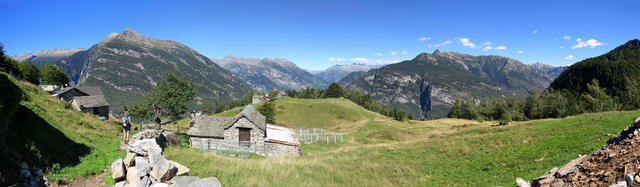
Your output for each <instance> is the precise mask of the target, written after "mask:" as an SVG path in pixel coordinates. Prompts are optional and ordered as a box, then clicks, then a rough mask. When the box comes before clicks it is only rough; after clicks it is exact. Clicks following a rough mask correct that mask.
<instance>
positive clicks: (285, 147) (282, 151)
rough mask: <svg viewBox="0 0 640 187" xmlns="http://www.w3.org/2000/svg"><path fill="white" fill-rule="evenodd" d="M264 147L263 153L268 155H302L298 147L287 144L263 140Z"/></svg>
mask: <svg viewBox="0 0 640 187" xmlns="http://www.w3.org/2000/svg"><path fill="white" fill-rule="evenodd" d="M264 149H265V155H266V156H270V157H278V156H302V150H300V147H298V146H293V145H289V144H283V143H276V142H265V143H264Z"/></svg>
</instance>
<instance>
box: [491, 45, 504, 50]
mask: <svg viewBox="0 0 640 187" xmlns="http://www.w3.org/2000/svg"><path fill="white" fill-rule="evenodd" d="M493 49H495V50H506V49H507V47H505V46H498V47H495V48H493Z"/></svg>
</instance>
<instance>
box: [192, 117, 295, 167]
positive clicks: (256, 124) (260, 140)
mask: <svg viewBox="0 0 640 187" xmlns="http://www.w3.org/2000/svg"><path fill="white" fill-rule="evenodd" d="M265 120H266V118H265V117H264V116H263V115H262V114H260V112H258V111H257V110H256V109H255V108H254V107H253V106H251V105H248V106H247V107H246V108H245V109H244V110H242V111H241V112H240V113H239V114H237V115H235V116H233V117H213V116H207V115H202V116H196V117H195V118H194V119H193V120H192V121H191V127H190V129H189V131H188V132H187V135H188V136H189V137H190V144H191V147H192V148H198V149H203V148H205V147H206V148H207V149H216V150H221V149H229V150H234V149H240V148H249V149H250V150H255V153H256V154H259V155H263V156H300V155H301V152H300V149H299V144H296V143H297V139H296V138H293V140H295V143H292V144H283V143H282V142H275V141H270V139H268V137H267V135H268V134H269V133H270V132H271V131H272V130H270V129H272V128H268V127H270V125H269V124H267V123H266V122H265ZM274 140H275V139H274ZM276 144H278V145H276ZM279 144H283V146H279ZM289 146H290V147H289ZM282 151H288V152H287V153H282Z"/></svg>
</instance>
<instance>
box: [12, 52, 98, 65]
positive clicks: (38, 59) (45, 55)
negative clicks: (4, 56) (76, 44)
mask: <svg viewBox="0 0 640 187" xmlns="http://www.w3.org/2000/svg"><path fill="white" fill-rule="evenodd" d="M84 50H85V49H84V48H78V49H51V50H40V51H38V52H36V53H33V52H26V53H24V54H20V55H16V56H13V57H11V58H13V59H14V60H17V61H23V60H27V61H30V62H33V63H35V64H36V65H40V64H42V63H46V62H56V61H59V60H62V59H65V58H67V57H69V56H71V55H73V54H74V53H77V52H80V51H84Z"/></svg>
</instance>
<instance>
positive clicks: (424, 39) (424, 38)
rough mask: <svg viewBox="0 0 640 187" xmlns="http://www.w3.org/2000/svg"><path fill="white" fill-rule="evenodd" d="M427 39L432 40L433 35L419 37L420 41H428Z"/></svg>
mask: <svg viewBox="0 0 640 187" xmlns="http://www.w3.org/2000/svg"><path fill="white" fill-rule="evenodd" d="M427 40H431V37H420V38H418V41H419V42H421V41H427Z"/></svg>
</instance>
